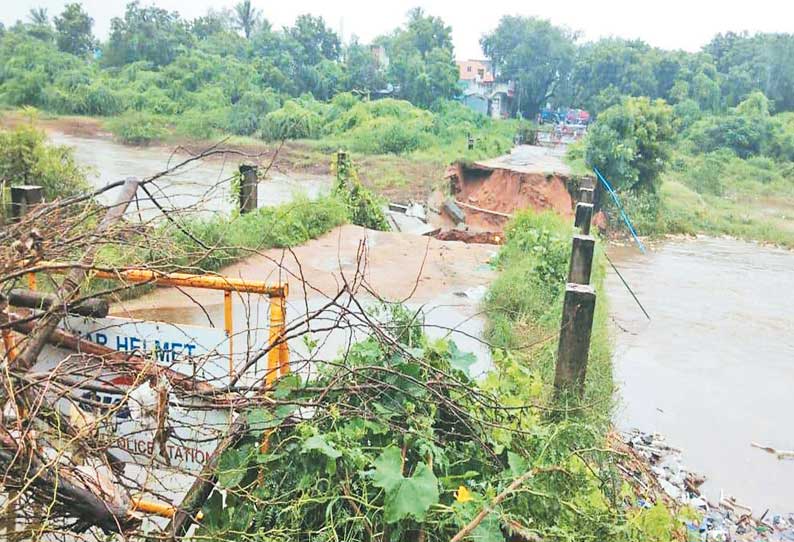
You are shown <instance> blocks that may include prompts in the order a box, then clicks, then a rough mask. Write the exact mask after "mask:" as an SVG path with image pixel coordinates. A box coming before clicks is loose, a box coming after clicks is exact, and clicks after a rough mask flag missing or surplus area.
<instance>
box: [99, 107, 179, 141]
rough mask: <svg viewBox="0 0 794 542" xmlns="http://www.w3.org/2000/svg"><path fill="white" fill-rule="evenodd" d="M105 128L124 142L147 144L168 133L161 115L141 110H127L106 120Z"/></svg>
mask: <svg viewBox="0 0 794 542" xmlns="http://www.w3.org/2000/svg"><path fill="white" fill-rule="evenodd" d="M106 125H107V128H108V129H109V130H110V131H111V132H112V133H113V135H114V136H116V137H117V138H118V139H119V140H121V141H122V142H124V143H129V144H131V145H148V144H149V143H152V142H154V141H158V140H160V139H162V138H164V137H165V136H166V135H168V133H169V132H168V128H167V122H166V120H165V119H164V118H163V117H160V116H158V115H152V114H150V113H142V112H128V113H125V114H123V115H121V116H120V117H116V118H113V119H110V120H108V122H107V124H106Z"/></svg>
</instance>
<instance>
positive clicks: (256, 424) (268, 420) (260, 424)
mask: <svg viewBox="0 0 794 542" xmlns="http://www.w3.org/2000/svg"><path fill="white" fill-rule="evenodd" d="M295 408H296V407H295V405H279V406H277V407H276V408H275V410H274V411H272V410H268V409H264V408H256V409H254V410H251V411H249V412H248V414H247V415H246V416H247V419H248V428H249V429H250V431H251V432H252V433H254V434H255V435H261V434H262V433H264V432H265V431H267V430H269V429H274V428H276V427H278V426H279V425H281V422H283V421H284V420H285V419H286V418H287V417H289V416H290V415H291V414H292V413H293V412H294V411H295Z"/></svg>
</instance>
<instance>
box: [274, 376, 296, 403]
mask: <svg viewBox="0 0 794 542" xmlns="http://www.w3.org/2000/svg"><path fill="white" fill-rule="evenodd" d="M300 386H301V377H300V375H298V374H296V373H293V374H291V375H289V376H284V377H282V378H280V379H279V380H278V382H277V383H276V388H275V389H274V390H273V397H274V398H276V399H286V398H287V397H289V394H290V393H291V392H292V391H294V390H297V389H298V388H300Z"/></svg>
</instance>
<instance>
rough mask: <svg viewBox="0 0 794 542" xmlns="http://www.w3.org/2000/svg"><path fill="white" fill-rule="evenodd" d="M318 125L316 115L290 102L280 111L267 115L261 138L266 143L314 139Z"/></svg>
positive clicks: (318, 119)
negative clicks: (282, 140)
mask: <svg viewBox="0 0 794 542" xmlns="http://www.w3.org/2000/svg"><path fill="white" fill-rule="evenodd" d="M320 124H321V119H320V116H319V115H318V114H317V113H315V112H314V111H311V110H310V109H307V108H306V107H304V106H303V105H301V104H299V103H298V102H297V101H295V100H290V101H288V102H286V103H285V104H284V105H283V106H282V107H281V109H277V110H275V111H273V112H272V113H268V114H267V116H266V117H265V120H264V123H263V125H262V138H263V139H265V140H267V141H278V140H281V139H304V138H306V139H308V138H314V137H317V135H319V131H320Z"/></svg>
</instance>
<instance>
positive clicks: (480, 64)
mask: <svg viewBox="0 0 794 542" xmlns="http://www.w3.org/2000/svg"><path fill="white" fill-rule="evenodd" d="M458 71H459V75H458V79H459V80H460V81H467V82H469V81H471V82H475V83H484V84H490V83H493V82H494V76H493V70H492V69H491V63H490V62H489V61H487V60H459V61H458Z"/></svg>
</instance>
